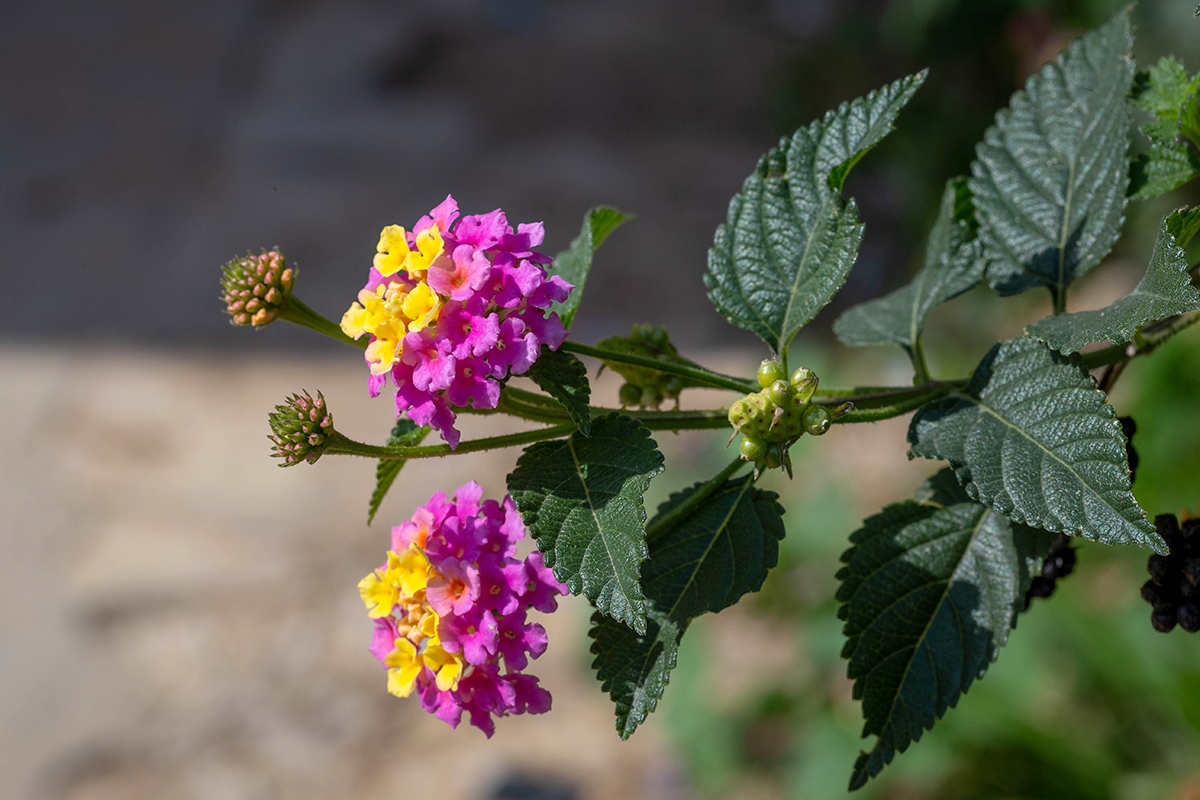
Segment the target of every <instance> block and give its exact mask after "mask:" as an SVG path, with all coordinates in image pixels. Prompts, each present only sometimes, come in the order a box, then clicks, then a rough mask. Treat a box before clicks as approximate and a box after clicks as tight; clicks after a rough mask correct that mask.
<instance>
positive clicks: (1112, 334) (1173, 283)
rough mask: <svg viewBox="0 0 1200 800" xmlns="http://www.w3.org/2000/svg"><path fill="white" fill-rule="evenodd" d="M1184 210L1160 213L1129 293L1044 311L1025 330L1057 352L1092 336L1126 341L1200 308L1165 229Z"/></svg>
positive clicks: (1199, 297) (1181, 257) (1070, 349)
mask: <svg viewBox="0 0 1200 800" xmlns="http://www.w3.org/2000/svg"><path fill="white" fill-rule="evenodd" d="M1186 216H1188V215H1187V214H1186V212H1179V211H1176V212H1174V213H1173V214H1170V215H1168V216H1167V217H1165V218H1164V219H1163V221H1162V223H1161V224H1160V225H1159V228H1158V240H1157V241H1156V242H1155V243H1154V253H1153V255H1152V256H1151V257H1150V266H1149V268H1147V270H1146V275H1145V276H1144V277H1143V278H1142V280H1141V282H1140V283H1139V284H1138V285H1137V288H1135V289H1134V290H1133V292H1132V293H1131V294H1130V295H1129V296H1128V297H1123V298H1121V299H1120V300H1118V301H1117V302H1115V303H1113V304H1112V305H1110V306H1108V307H1107V308H1102V309H1100V310H1099V311H1080V312H1077V313H1075V314H1060V315H1059V316H1056V317H1048V318H1046V319H1044V320H1042V321H1041V322H1037V323H1034V324H1033V325H1030V326H1029V327H1028V328H1026V330H1027V331H1028V332H1029V334H1030V335H1031V336H1036V337H1037V338H1038V339H1041V340H1042V341H1043V342H1045V343H1046V344H1048V345H1050V346H1051V347H1053V348H1054V349H1055V350H1058V351H1059V352H1062V353H1074V352H1075V351H1076V350H1078V349H1079V348H1081V347H1083V346H1084V345H1087V344H1091V343H1092V342H1101V341H1105V340H1111V341H1113V342H1117V343H1124V342H1128V341H1131V340H1132V339H1133V334H1134V333H1135V332H1137V330H1138V329H1139V328H1141V327H1142V326H1143V325H1145V324H1147V323H1150V322H1154V321H1156V320H1160V319H1166V318H1167V317H1169V316H1171V315H1172V314H1183V313H1185V312H1187V311H1193V310H1195V309H1197V308H1200V291H1197V290H1196V288H1195V287H1194V286H1192V276H1191V273H1190V272H1189V270H1190V266H1189V265H1188V261H1187V256H1186V254H1184V252H1183V248H1182V247H1180V246H1179V243H1178V242H1177V241H1176V239H1175V236H1174V235H1173V234H1172V233H1171V230H1170V228H1171V227H1177V228H1178V227H1180V225H1181V223H1180V222H1175V223H1173V224H1172V223H1171V221H1172V219H1174V218H1177V217H1185V218H1186ZM1197 216H1200V214H1198V215H1197Z"/></svg>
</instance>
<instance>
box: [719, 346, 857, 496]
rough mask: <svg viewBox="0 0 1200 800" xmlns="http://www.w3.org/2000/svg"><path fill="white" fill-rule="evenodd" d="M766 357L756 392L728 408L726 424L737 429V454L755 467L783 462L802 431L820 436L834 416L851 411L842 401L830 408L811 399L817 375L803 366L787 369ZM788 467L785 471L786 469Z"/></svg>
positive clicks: (775, 465)
mask: <svg viewBox="0 0 1200 800" xmlns="http://www.w3.org/2000/svg"><path fill="white" fill-rule="evenodd" d="M786 377H787V374H786V373H785V372H784V370H783V365H781V364H780V363H779V362H778V361H775V360H773V359H767V360H765V361H763V362H762V364H760V365H759V367H758V384H759V386H762V387H763V388H762V391H761V392H755V393H753V394H748V395H746V396H745V397H743V398H742V399H741V400H738V401H737V402H736V403H734V404H733V405H732V406H730V408H729V424H730V425H732V426H733V427H734V429H735V430H736V431H737V432H739V433H741V434H742V435H743V436H744V437H745V438H744V439H742V443H741V445H740V446H739V447H738V452H740V453H741V455H742V458H743V459H744V460H746V461H753V462H754V463H755V464H756V465H758V467H759V468H760V469H764V468H765V469H771V468H774V467H778V466H781V465H784V466H788V460H787V449H788V447H790V446H791V445H792V443H794V442H795V441H796V440H797V439H799V438H800V437H801V436H803V435H804V434H806V433H808V434H811V435H812V436H820V435H822V434H823V433H825V432H826V431H828V430H829V426H830V425H832V424H833V421H834V420H835V419H837V418H838V417H840V416H842V415H843V414H845V413H846V412H847V411H849V410H850V404H848V403H847V404H845V405H843V406H840V407H838V408H835V409H833V410H830V409H828V408H826V407H825V406H820V405H816V404H814V403H813V402H812V398H813V395H814V394H815V393H816V391H817V376H816V375H814V374H813V372H812V370H810V369H808V368H807V367H800V368H799V369H797V370H796V371H795V372H793V373H792V377H791V380H786ZM790 471H791V470H790V469H789V473H790Z"/></svg>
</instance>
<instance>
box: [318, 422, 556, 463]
mask: <svg viewBox="0 0 1200 800" xmlns="http://www.w3.org/2000/svg"><path fill="white" fill-rule="evenodd" d="M574 432H575V426H574V425H555V426H554V427H551V428H538V429H536V430H532V431H521V432H520V433H507V434H505V435H503V436H489V437H487V438H484V439H469V440H467V441H465V442H459V443H458V448H457V449H454V450H451V449H450V445H448V444H433V445H423V446H416V447H405V446H396V447H388V446H385V445H374V444H363V443H362V442H356V441H354V440H353V439H350V438H347V437H346V436H343V435H342V434H341V433H338V432H337V431H333V432H332V433H330V434H329V438H328V439H327V440H326V441H327V445H326V447H325V455H330V454H334V455H343V456H364V457H366V458H405V459H408V458H436V457H440V456H452V455H460V454H462V453H477V452H479V451H481V450H499V449H501V448H504V447H516V446H518V445H522V444H530V443H532V442H541V441H545V440H546V439H558V438H561V437H563V436H569V435H570V434H572V433H574Z"/></svg>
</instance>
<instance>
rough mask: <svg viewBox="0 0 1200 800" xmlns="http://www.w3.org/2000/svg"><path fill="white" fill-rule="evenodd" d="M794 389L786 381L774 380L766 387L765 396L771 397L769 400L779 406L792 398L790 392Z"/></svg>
mask: <svg viewBox="0 0 1200 800" xmlns="http://www.w3.org/2000/svg"><path fill="white" fill-rule="evenodd" d="M795 391H796V390H795V389H794V388H792V385H791V384H790V383H788V382H787V381H775V382H774V383H772V384H771V385H770V386H768V387H767V397H769V398H771V402H772V403H774V404H775V405H776V406H778V407H779V408H784V407H785V406H787V404H788V401H789V400H791V399H792V394H793V393H794V392H795Z"/></svg>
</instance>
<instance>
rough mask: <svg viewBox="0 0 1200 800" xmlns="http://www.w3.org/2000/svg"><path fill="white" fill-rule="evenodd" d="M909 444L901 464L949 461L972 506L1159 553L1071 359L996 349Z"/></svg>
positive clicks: (1116, 448) (918, 422)
mask: <svg viewBox="0 0 1200 800" xmlns="http://www.w3.org/2000/svg"><path fill="white" fill-rule="evenodd" d="M908 441H909V443H910V444H911V445H912V450H911V451H910V453H909V454H910V456H923V457H925V458H941V459H944V460H946V461H949V462H950V465H951V466H952V467H954V469H955V471H956V473H957V475H958V480H959V482H960V483H962V484H963V486H965V487H966V489H967V492H968V493H969V494H970V496H971V498H972V499H974V500H976V501H978V502H981V503H985V504H987V505H991V506H995V507H996V510H998V511H999V512H1000V513H1002V514H1004V515H1006V516H1008V517H1010V518H1012V519H1013V520H1015V521H1017V522H1021V523H1025V524H1027V525H1033V526H1035V527H1038V528H1045V529H1046V530H1049V531H1054V532H1056V533H1066V534H1070V535H1073V536H1083V537H1084V538H1086V539H1091V540H1092V541H1095V542H1100V543H1102V544H1137V545H1141V546H1143V547H1151V548H1153V549H1154V550H1156V551H1159V552H1164V551H1165V549H1166V546H1165V545H1164V543H1163V541H1162V539H1161V538H1160V537H1159V536H1158V534H1157V533H1155V532H1154V526H1153V525H1151V524H1150V522H1149V521H1148V520H1147V519H1146V512H1145V511H1143V510H1142V509H1141V507H1140V506H1139V505H1138V503H1137V500H1136V499H1134V496H1133V493H1132V492H1131V491H1130V484H1129V466H1128V463H1127V461H1126V454H1125V437H1124V435H1123V434H1122V433H1121V424H1120V423H1119V422H1117V419H1116V412H1114V411H1113V409H1112V406H1110V405H1109V404H1108V403H1107V402H1106V399H1105V396H1104V393H1103V392H1101V391H1100V390H1098V389H1097V388H1096V382H1095V381H1094V380H1093V379H1092V376H1091V375H1090V374H1088V371H1087V369H1086V368H1085V367H1084V366H1083V364H1082V363H1081V362H1080V360H1079V357H1078V356H1064V355H1062V354H1060V353H1056V352H1054V351H1053V350H1051V349H1050V348H1049V347H1047V346H1046V345H1045V344H1043V343H1042V342H1039V341H1037V340H1036V339H1030V338H1027V337H1017V338H1015V339H1009V340H1008V341H1006V342H1002V343H1001V344H998V345H996V346H995V347H993V348H992V350H991V352H989V353H988V354H987V355H986V356H985V357H984V359H983V361H982V362H980V364H979V366H978V367H977V368H976V369H975V374H974V375H973V376H972V377H971V382H970V384H968V385H967V387H966V389H964V390H962V391H955V392H952V393H951V394H950V395H949V396H948V397H947V398H945V399H943V400H938V401H935V402H933V403H930V404H929V405H926V406H924V407H923V408H921V410H920V411H918V412H917V413H916V415H915V416H914V417H913V421H912V425H911V426H910V427H909V430H908Z"/></svg>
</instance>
